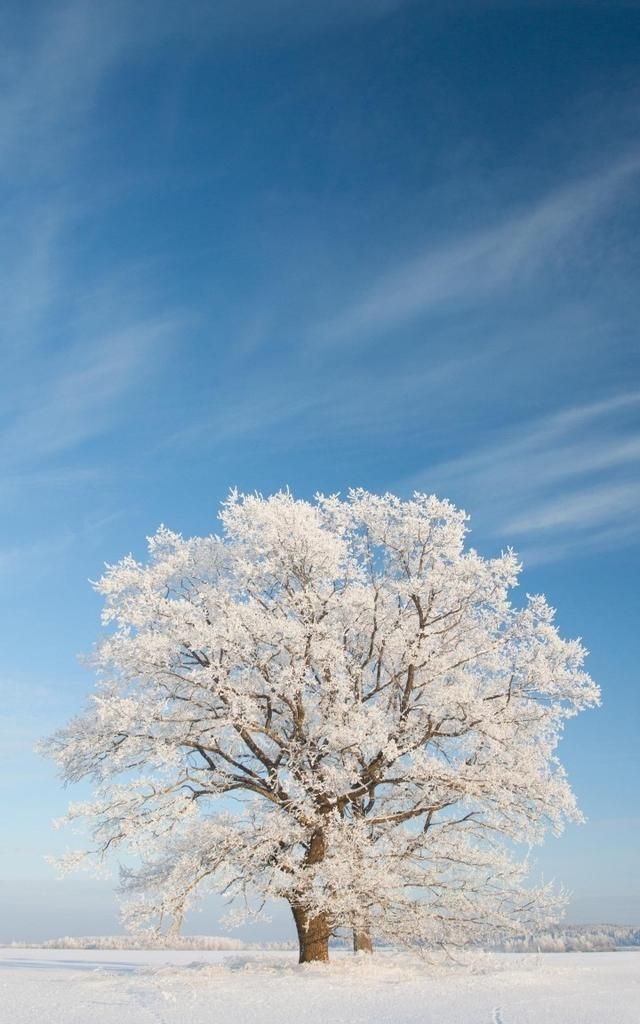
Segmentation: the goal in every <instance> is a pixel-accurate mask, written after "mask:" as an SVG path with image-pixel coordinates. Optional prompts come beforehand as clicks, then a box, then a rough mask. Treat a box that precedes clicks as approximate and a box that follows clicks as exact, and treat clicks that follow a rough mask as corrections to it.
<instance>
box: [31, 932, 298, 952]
mask: <svg viewBox="0 0 640 1024" xmlns="http://www.w3.org/2000/svg"><path fill="white" fill-rule="evenodd" d="M11 946H14V947H18V948H20V949H201V950H223V951H224V950H227V951H236V950H241V949H271V950H277V949H294V948H295V947H294V943H291V942H265V943H259V942H244V941H243V940H242V939H232V938H228V937H227V936H222V935H154V934H144V935H82V936H75V935H65V936H64V937H63V938H59V939H47V941H46V942H12V943H11Z"/></svg>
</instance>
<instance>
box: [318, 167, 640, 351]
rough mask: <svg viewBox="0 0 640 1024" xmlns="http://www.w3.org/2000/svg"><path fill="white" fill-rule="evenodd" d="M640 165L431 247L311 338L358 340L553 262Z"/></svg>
mask: <svg viewBox="0 0 640 1024" xmlns="http://www.w3.org/2000/svg"><path fill="white" fill-rule="evenodd" d="M639 172H640V153H638V152H632V153H629V154H627V155H626V156H624V157H623V158H620V159H618V160H617V162H615V163H613V164H609V165H608V166H607V168H606V170H604V171H600V172H598V173H597V174H594V175H592V176H591V177H588V178H585V179H581V180H578V181H574V182H571V183H570V184H568V185H565V186H564V187H562V188H561V189H559V190H557V191H555V192H553V193H552V194H551V195H547V196H546V197H545V198H543V199H542V200H540V201H539V202H537V203H535V204H534V205H532V206H531V207H530V208H528V209H525V210H519V211H516V212H515V213H512V214H511V215H510V216H508V217H507V218H506V219H505V220H503V221H502V222H501V223H499V224H497V225H493V226H491V227H488V228H485V229H482V230H477V231H474V232H472V233H470V234H468V235H465V236H463V237H460V238H457V239H454V241H452V242H448V243H447V244H446V245H443V246H441V247H439V248H435V249H433V248H430V247H429V248H427V250H426V251H425V252H423V253H421V254H420V255H418V256H417V257H414V258H412V259H410V260H408V261H406V262H404V263H403V264H402V265H401V266H400V267H399V268H398V269H396V270H394V271H392V272H391V273H388V274H386V275H384V276H383V277H381V278H379V279H378V280H376V281H374V282H373V284H372V285H371V287H370V288H369V289H368V290H367V291H366V292H365V294H364V295H362V296H361V297H360V298H359V299H357V300H356V301H355V302H354V303H353V304H352V305H351V306H349V307H348V308H346V309H344V310H343V311H342V313H340V314H338V316H337V317H335V318H334V319H333V320H330V321H328V322H327V323H325V324H321V325H320V326H319V327H318V328H317V329H316V331H315V332H314V337H315V338H316V339H320V340H322V341H324V342H325V343H329V344H330V343H331V342H333V343H344V342H354V341H356V340H358V339H362V338H366V336H367V335H370V334H372V333H376V332H381V331H388V330H390V329H392V328H394V327H398V326H400V325H402V324H403V323H405V322H406V321H408V320H411V319H413V318H416V317H419V316H424V315H426V314H428V313H431V312H434V311H437V310H440V309H442V308H446V307H450V306H452V305H454V304H455V306H456V308H457V309H460V308H463V309H464V308H469V307H470V306H473V305H475V304H477V303H478V302H480V301H482V300H486V299H487V298H492V297H495V296H496V295H497V294H499V293H501V292H505V291H506V290H507V289H512V288H514V287H516V286H518V285H520V284H523V283H526V282H527V281H528V280H529V279H530V278H531V277H532V276H533V275H536V274H538V273H539V272H541V271H542V270H544V269H545V268H548V266H549V265H551V266H552V267H554V268H556V269H557V267H558V264H559V262H560V263H561V262H562V260H563V259H566V258H567V256H568V255H569V254H570V252H571V251H572V247H575V245H576V243H577V242H578V240H579V239H581V238H582V237H583V236H584V234H585V232H587V231H588V229H589V228H590V227H591V225H592V224H593V223H594V222H595V221H596V220H597V219H598V218H599V217H601V216H602V215H603V214H604V213H605V212H606V211H607V210H608V209H610V208H611V205H612V204H613V202H614V201H615V200H616V199H617V198H619V196H620V193H621V191H622V190H623V189H624V188H625V187H626V186H627V185H629V183H630V182H631V181H632V180H633V179H634V178H635V177H637V175H638V173H639Z"/></svg>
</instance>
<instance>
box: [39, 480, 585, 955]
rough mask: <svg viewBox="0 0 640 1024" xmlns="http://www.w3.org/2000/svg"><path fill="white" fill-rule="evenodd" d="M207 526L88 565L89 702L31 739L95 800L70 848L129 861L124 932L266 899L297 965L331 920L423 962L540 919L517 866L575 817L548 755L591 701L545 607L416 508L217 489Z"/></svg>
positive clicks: (317, 945)
mask: <svg viewBox="0 0 640 1024" xmlns="http://www.w3.org/2000/svg"><path fill="white" fill-rule="evenodd" d="M220 519H221V525H222V529H221V532H220V535H219V536H218V535H216V536H209V537H194V538H190V539H184V538H183V537H182V536H180V535H179V534H176V533H173V532H171V531H170V530H168V529H166V528H165V527H161V528H160V529H159V530H158V531H157V533H156V534H155V535H154V536H153V537H151V538H150V539H149V555H148V560H147V561H146V562H145V563H141V562H138V561H136V560H135V559H134V558H133V557H132V556H128V557H126V558H124V559H123V560H122V561H121V562H119V563H118V564H116V565H113V566H109V567H108V568H107V570H106V572H105V574H104V576H103V578H102V579H101V580H100V581H99V583H97V584H96V587H97V590H98V591H99V592H100V593H101V594H102V595H103V597H104V601H105V609H104V613H103V622H104V626H105V632H104V635H103V638H102V639H101V641H100V643H99V645H98V646H97V648H96V651H95V654H94V657H93V661H94V663H95V667H96V669H97V671H98V685H97V690H96V692H95V693H94V695H93V696H92V697H91V700H90V702H89V705H88V707H87V709H86V711H85V712H84V713H83V714H82V715H81V716H80V717H78V718H76V719H74V720H73V721H71V722H70V723H69V724H68V725H67V726H66V727H65V728H63V729H61V730H60V731H59V732H58V733H56V734H55V735H54V736H53V737H51V739H50V740H49V741H47V743H46V747H47V750H48V752H49V753H50V754H51V755H52V756H53V757H54V758H55V759H56V761H57V762H58V764H59V766H60V769H61V772H62V775H63V777H64V778H65V780H67V781H71V782H75V781H78V780H80V779H84V778H90V779H92V780H93V782H94V784H95V799H94V800H92V801H90V802H88V803H83V804H79V805H75V806H72V807H71V809H70V817H71V818H85V819H87V820H88V821H89V823H90V828H91V833H92V843H91V852H93V853H94V854H97V855H98V856H101V855H104V854H106V853H107V851H111V850H113V849H117V848H119V847H121V848H123V850H126V851H127V853H128V855H129V860H128V862H127V866H126V867H123V869H122V888H123V890H124V893H125V895H126V897H127V900H128V909H127V914H128V921H129V923H130V924H131V925H132V926H134V927H140V926H142V925H143V924H145V923H149V922H151V921H155V922H156V923H158V922H162V921H170V922H172V923H173V926H174V927H175V926H178V925H179V923H180V921H181V919H182V916H183V914H184V911H185V909H186V908H187V907H188V906H189V905H190V904H191V903H192V902H193V901H194V900H195V899H197V898H198V896H200V895H202V894H203V893H205V892H207V891H211V890H213V891H217V892H224V893H226V894H227V895H228V896H229V898H230V899H233V900H234V901H235V903H234V905H235V906H236V907H237V908H239V910H240V911H241V912H244V913H251V912H254V911H256V910H259V909H260V907H261V906H262V905H263V904H264V903H265V902H266V901H269V900H271V899H273V898H283V899H285V900H287V901H288V902H289V904H290V906H291V908H292V911H293V915H294V919H295V922H296V926H297V930H298V936H299V940H300V949H301V959H303V960H309V959H325V958H326V956H327V948H328V947H327V943H328V938H329V936H330V934H331V933H332V932H333V931H334V930H335V929H337V928H340V927H349V928H354V929H356V931H360V932H363V933H365V934H367V935H373V936H375V937H376V938H379V939H384V940H390V941H394V942H403V943H418V944H427V945H431V944H440V943H463V942H467V941H481V940H488V939H490V938H492V937H493V936H494V935H495V933H496V931H503V932H504V931H506V930H509V929H520V928H521V927H522V923H523V921H525V922H526V921H527V920H532V919H534V918H535V917H536V915H537V916H539V917H540V918H546V917H547V916H548V915H549V914H550V912H551V911H552V910H553V908H554V905H555V897H554V896H553V894H552V893H551V891H550V890H549V889H548V888H542V889H541V888H538V889H529V888H527V886H526V884H525V879H526V859H525V861H524V862H522V860H521V859H520V858H519V856H518V854H517V852H516V851H517V849H518V845H519V844H524V845H525V846H527V847H528V846H530V845H532V844H535V843H537V842H539V841H540V840H541V839H542V837H543V835H544V834H545V832H546V831H547V829H552V830H554V831H556V832H558V831H560V830H561V829H562V826H563V823H564V822H565V821H566V820H567V819H571V820H577V819H579V812H578V810H577V808H576V804H575V801H574V797H573V795H572V792H571V789H570V786H569V784H568V781H567V779H566V777H565V773H564V771H563V769H562V767H561V765H560V763H559V762H558V760H557V759H556V756H555V749H556V745H557V742H558V739H559V736H560V732H561V729H562V726H563V723H564V721H565V719H566V718H568V717H570V716H572V715H574V714H576V712H578V711H579V710H580V709H582V708H584V707H587V706H589V705H593V704H595V703H597V701H598V690H597V687H596V686H595V684H594V683H593V682H592V680H591V679H590V677H589V676H588V675H587V674H586V672H585V671H584V670H583V659H584V655H585V651H584V649H583V647H582V645H581V644H580V642H578V641H576V640H563V639H561V638H560V636H559V634H558V631H557V629H556V627H555V626H554V622H553V617H554V613H553V611H552V609H551V608H550V607H549V606H548V604H547V603H546V602H545V600H544V598H543V597H539V596H533V597H528V598H527V599H526V600H525V601H524V602H523V603H522V605H521V606H516V605H514V604H512V603H511V602H510V599H509V598H510V592H511V590H512V588H513V587H514V586H515V585H516V583H517V579H518V574H519V570H520V566H519V564H518V560H517V558H516V556H515V554H514V553H513V552H512V551H507V552H505V553H503V554H501V555H500V556H499V557H497V558H483V557H482V556H481V555H479V554H478V553H477V552H476V551H475V550H473V549H472V548H466V547H465V534H466V516H465V514H464V513H463V512H461V511H459V510H458V509H456V508H455V507H454V506H453V505H451V504H450V503H449V502H447V501H442V500H439V499H437V498H435V497H433V496H428V495H424V494H415V495H414V496H413V498H412V499H411V500H409V501H402V500H400V499H399V498H397V497H394V496H393V495H389V494H386V495H383V496H376V495H374V494H370V493H367V492H365V491H363V490H354V491H351V492H349V494H348V496H347V497H346V499H341V498H340V497H338V496H331V497H323V496H318V497H317V498H316V499H315V501H314V502H313V503H311V502H306V501H300V500H296V499H295V498H294V497H293V496H292V495H291V494H290V493H289V492H284V493H279V494H276V495H274V496H272V497H268V498H263V497H261V496H259V495H240V494H237V493H235V492H234V493H232V494H231V496H230V497H229V499H228V500H227V501H226V502H225V503H224V505H223V507H222V511H221V514H220ZM71 859H72V860H73V858H71Z"/></svg>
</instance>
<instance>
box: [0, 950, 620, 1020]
mask: <svg viewBox="0 0 640 1024" xmlns="http://www.w3.org/2000/svg"><path fill="white" fill-rule="evenodd" d="M638 1020H640V953H638V952H629V953H559V954H543V955H540V956H536V955H532V954H529V955H525V956H518V955H515V954H498V955H495V956H487V957H482V958H480V959H478V960H477V961H476V962H475V963H474V964H473V965H471V966H468V965H467V966H465V967H463V966H444V965H436V964H432V965H428V964H424V963H421V962H420V961H417V960H415V959H413V958H411V957H408V956H395V955H393V956H390V955H384V954H382V955H381V954H376V956H375V957H373V958H366V957H357V958H354V957H353V956H352V955H349V954H336V955H335V956H334V961H333V963H332V964H330V965H329V966H328V967H327V966H313V967H298V965H297V964H296V963H295V954H293V953H277V954H273V953H262V954H261V953H256V952H251V953H242V954H239V953H235V954H234V953H227V952H224V953H221V952H194V951H192V950H181V951H169V950H153V951H130V950H127V951H121V950H120V951H119V950H107V951H105V950H51V949H46V950H43V949H15V948H14V949H0V1022H1V1024H35V1022H37V1024H43V1022H46V1024H256V1022H258V1024H293V1022H294V1021H295V1022H296V1024H297V1022H303V1024H637V1022H638Z"/></svg>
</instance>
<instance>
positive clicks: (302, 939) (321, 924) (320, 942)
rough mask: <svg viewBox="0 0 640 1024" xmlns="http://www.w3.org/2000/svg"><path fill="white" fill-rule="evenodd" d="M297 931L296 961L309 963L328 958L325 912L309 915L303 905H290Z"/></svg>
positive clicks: (327, 929)
mask: <svg viewBox="0 0 640 1024" xmlns="http://www.w3.org/2000/svg"><path fill="white" fill-rule="evenodd" d="M291 911H292V913H293V920H294V921H295V923H296V930H297V932H298V947H299V951H300V952H299V956H298V963H301V964H309V963H313V962H314V961H321V962H322V961H324V962H326V961H327V960H328V959H329V932H330V930H331V929H330V926H329V922H328V920H327V915H326V914H315V915H314V916H311V915H310V914H309V913H308V911H307V910H306V909H305V908H304V907H300V906H296V905H295V904H292V905H291Z"/></svg>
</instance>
